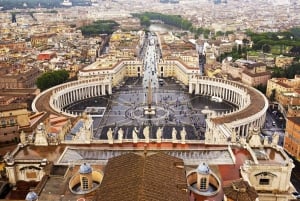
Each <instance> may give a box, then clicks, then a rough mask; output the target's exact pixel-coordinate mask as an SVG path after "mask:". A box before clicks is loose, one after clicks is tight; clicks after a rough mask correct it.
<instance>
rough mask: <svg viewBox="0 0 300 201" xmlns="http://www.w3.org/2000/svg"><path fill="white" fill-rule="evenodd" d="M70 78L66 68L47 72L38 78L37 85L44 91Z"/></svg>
mask: <svg viewBox="0 0 300 201" xmlns="http://www.w3.org/2000/svg"><path fill="white" fill-rule="evenodd" d="M68 78H69V73H68V71H66V70H58V71H52V72H46V73H44V74H42V75H41V76H40V77H38V78H37V81H36V85H37V87H38V88H39V89H40V90H41V91H44V90H46V89H48V88H50V87H53V86H56V85H58V84H62V83H64V82H66V81H67V80H68Z"/></svg>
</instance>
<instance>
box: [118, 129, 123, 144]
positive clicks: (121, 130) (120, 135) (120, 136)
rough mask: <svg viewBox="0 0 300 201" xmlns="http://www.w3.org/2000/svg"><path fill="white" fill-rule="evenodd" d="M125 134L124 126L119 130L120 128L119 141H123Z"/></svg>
mask: <svg viewBox="0 0 300 201" xmlns="http://www.w3.org/2000/svg"><path fill="white" fill-rule="evenodd" d="M123 135H124V131H123V129H122V128H119V130H118V140H119V142H122V140H123Z"/></svg>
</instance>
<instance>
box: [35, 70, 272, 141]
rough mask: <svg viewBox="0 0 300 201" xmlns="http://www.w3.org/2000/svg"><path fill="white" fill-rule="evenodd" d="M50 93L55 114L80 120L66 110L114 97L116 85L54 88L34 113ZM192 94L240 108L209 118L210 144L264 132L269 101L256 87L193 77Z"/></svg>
mask: <svg viewBox="0 0 300 201" xmlns="http://www.w3.org/2000/svg"><path fill="white" fill-rule="evenodd" d="M47 93H48V101H49V106H50V107H49V108H50V109H51V110H52V111H55V112H56V113H59V114H63V115H66V116H69V117H76V116H77V115H78V114H76V113H74V112H73V113H69V111H66V110H63V108H64V107H66V106H67V105H70V104H71V103H73V102H77V101H81V100H84V99H88V98H92V97H97V96H103V95H106V94H111V93H112V84H111V80H110V78H109V77H105V78H91V79H84V80H78V81H73V82H68V83H65V84H62V85H59V86H56V87H53V88H51V89H48V90H46V91H44V92H43V93H41V94H40V95H39V96H37V97H36V98H35V100H34V102H33V104H32V108H33V111H35V112H37V111H38V109H37V108H36V103H37V102H38V100H39V98H40V97H41V96H45V94H47ZM189 93H195V94H201V95H205V96H216V97H219V98H221V99H222V100H225V101H227V102H230V103H232V104H234V105H236V106H237V109H236V110H235V111H233V112H229V113H216V114H214V115H212V116H209V117H208V118H207V120H206V121H207V127H206V137H205V138H206V142H207V143H216V144H218V143H226V142H228V138H229V137H232V133H235V134H237V135H239V136H240V137H247V136H248V132H249V129H250V128H251V127H257V128H261V127H262V126H263V124H264V122H265V117H266V111H267V109H268V100H267V99H266V97H265V96H264V95H263V94H262V93H260V92H259V91H258V90H256V89H254V88H252V87H248V86H246V85H243V84H241V83H237V82H234V81H229V80H224V79H219V78H209V77H205V76H192V77H191V78H190V80H189ZM49 94H50V95H49ZM45 100H47V99H45Z"/></svg>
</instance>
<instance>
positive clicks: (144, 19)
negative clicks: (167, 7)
mask: <svg viewBox="0 0 300 201" xmlns="http://www.w3.org/2000/svg"><path fill="white" fill-rule="evenodd" d="M132 15H133V16H134V17H137V18H139V19H140V23H141V25H142V26H145V27H148V26H150V25H151V20H159V21H162V22H163V23H164V24H167V25H170V26H173V27H176V28H179V29H182V30H186V31H190V32H192V33H194V34H195V38H198V37H199V36H200V35H201V34H203V35H204V38H208V37H209V34H210V33H211V31H210V30H209V29H205V28H202V27H199V28H196V27H194V26H193V25H192V23H191V22H190V21H188V20H186V19H183V18H182V17H181V16H180V15H166V14H162V13H154V12H144V13H134V14H132ZM228 33H229V32H226V33H223V32H219V34H222V35H223V34H228Z"/></svg>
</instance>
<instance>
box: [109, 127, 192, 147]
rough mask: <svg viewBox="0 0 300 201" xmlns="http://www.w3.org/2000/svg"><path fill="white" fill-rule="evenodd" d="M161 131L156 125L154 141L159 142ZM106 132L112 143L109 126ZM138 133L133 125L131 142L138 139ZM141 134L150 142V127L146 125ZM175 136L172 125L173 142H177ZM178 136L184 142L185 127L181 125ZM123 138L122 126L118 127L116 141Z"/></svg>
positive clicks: (135, 141)
mask: <svg viewBox="0 0 300 201" xmlns="http://www.w3.org/2000/svg"><path fill="white" fill-rule="evenodd" d="M162 132H163V129H162V127H158V129H157V131H156V142H157V143H161V139H162ZM106 134H107V140H108V143H109V144H113V143H114V138H113V131H112V129H111V128H109V129H108V131H107V133H106ZM138 134H139V131H138V129H137V128H136V127H134V128H133V130H132V141H133V143H137V142H138V140H139V137H138ZM142 134H143V136H144V139H145V142H146V143H149V142H150V136H149V135H150V127H149V126H146V127H145V128H144V129H143V133H142ZM176 136H177V130H176V129H175V128H174V127H173V129H172V142H173V143H178V140H177V137H176ZM180 137H181V140H180V142H181V144H185V137H186V131H185V127H183V129H182V130H181V131H180ZM123 138H124V130H123V129H122V128H119V130H118V142H119V143H121V142H122V141H123Z"/></svg>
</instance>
